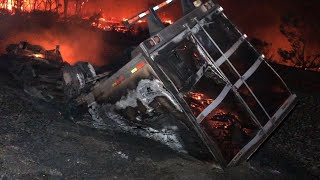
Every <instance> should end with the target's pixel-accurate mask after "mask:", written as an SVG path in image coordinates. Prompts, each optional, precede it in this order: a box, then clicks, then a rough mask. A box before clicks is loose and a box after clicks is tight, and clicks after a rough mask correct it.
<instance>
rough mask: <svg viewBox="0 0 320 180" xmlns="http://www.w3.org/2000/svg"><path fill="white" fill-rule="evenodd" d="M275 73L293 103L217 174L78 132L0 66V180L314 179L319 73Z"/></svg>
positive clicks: (137, 142)
mask: <svg viewBox="0 0 320 180" xmlns="http://www.w3.org/2000/svg"><path fill="white" fill-rule="evenodd" d="M279 68H280V67H279ZM280 69H281V72H282V75H283V76H284V78H285V80H286V81H288V82H289V83H288V84H289V86H290V87H291V88H292V89H293V90H294V91H295V92H296V93H297V95H298V96H299V104H298V105H297V107H296V108H295V109H294V111H293V112H292V113H291V114H290V115H289V117H288V118H287V119H286V120H285V122H284V123H283V124H282V125H281V126H280V128H279V129H278V130H277V131H276V132H275V133H274V135H273V136H272V137H271V138H270V139H269V140H268V141H267V142H266V143H265V144H264V145H263V146H262V147H261V148H260V150H259V152H258V153H256V154H255V155H254V156H253V157H252V159H251V160H250V161H249V162H247V163H244V164H242V165H240V166H239V167H236V168H231V169H227V170H226V171H225V172H223V171H221V170H218V169H215V168H214V167H213V166H212V165H210V164H208V163H205V162H201V161H198V160H196V159H194V158H192V157H190V156H188V155H185V154H179V153H176V152H175V151H173V150H171V149H170V148H168V147H166V146H165V145H162V144H160V143H157V142H154V141H152V140H150V139H146V138H142V137H138V136H132V135H130V134H126V133H121V132H118V131H110V130H108V131H106V130H105V131H102V130H97V129H92V128H89V127H86V126H79V125H77V124H75V123H74V122H73V121H71V120H68V119H65V118H64V117H63V115H62V113H61V112H59V110H58V108H56V107H54V106H51V105H49V104H45V103H41V102H38V101H36V100H33V99H32V98H30V97H29V96H28V95H27V94H26V93H25V92H24V91H23V89H22V88H21V87H20V85H19V83H17V82H15V81H12V77H11V76H10V75H9V74H8V73H7V72H6V71H5V70H4V69H1V68H0V180H2V179H275V178H277V179H317V178H318V177H319V176H320V153H319V152H320V151H319V148H320V139H319V134H320V87H319V85H320V74H319V73H309V72H304V71H300V70H296V69H293V68H283V67H281V68H280ZM82 118H83V119H86V120H88V121H89V120H90V118H89V117H87V116H84V117H82Z"/></svg>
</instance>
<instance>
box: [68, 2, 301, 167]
mask: <svg viewBox="0 0 320 180" xmlns="http://www.w3.org/2000/svg"><path fill="white" fill-rule="evenodd" d="M171 2H172V1H170V0H169V1H166V2H165V4H163V3H162V4H160V5H158V7H154V8H150V9H149V10H147V11H145V12H143V13H141V14H139V15H138V16H137V17H133V18H131V19H129V20H128V21H127V22H126V24H127V25H130V24H133V23H135V22H137V21H138V20H139V19H141V18H143V17H148V20H149V29H150V34H151V37H150V38H149V39H147V40H145V41H144V42H142V43H141V44H140V45H139V46H138V47H137V48H136V49H135V50H134V51H133V52H132V57H133V58H132V60H131V61H130V62H129V63H127V64H126V65H125V66H123V67H122V68H121V69H120V70H118V71H117V72H116V73H114V74H113V75H108V74H100V75H96V74H95V72H94V70H93V69H92V68H90V67H91V66H90V65H88V66H87V67H86V68H87V69H88V71H87V72H89V73H81V71H77V73H76V74H72V73H71V71H64V79H65V82H66V85H67V86H69V87H70V88H71V86H72V88H73V89H77V90H78V92H77V93H75V94H73V97H75V99H76V102H77V103H78V104H87V105H88V106H89V111H90V112H91V114H92V115H93V118H94V119H96V120H99V115H98V114H97V113H96V109H95V108H96V105H97V104H105V103H107V104H111V105H112V106H113V107H115V110H116V111H117V112H118V113H119V114H122V115H123V116H125V117H126V119H127V120H128V121H131V122H133V123H140V124H143V123H145V124H147V126H150V127H153V126H155V125H159V124H160V126H163V127H164V126H165V125H164V124H166V123H161V122H162V121H163V120H161V119H166V118H167V119H170V122H171V123H173V124H176V127H178V128H180V129H181V132H184V133H181V134H180V136H181V139H183V141H184V145H185V146H186V147H188V146H194V141H197V142H198V145H199V147H202V149H203V148H204V149H205V150H204V151H207V152H208V153H209V154H210V156H211V157H212V158H209V160H212V161H214V162H217V163H219V164H220V165H221V166H222V167H227V166H234V165H237V164H238V163H239V162H242V161H244V160H246V159H248V158H249V157H250V156H251V155H252V154H253V153H254V152H255V151H256V150H257V148H258V147H259V146H260V145H261V144H262V143H263V142H264V141H265V140H266V139H267V137H269V136H270V134H271V133H272V132H273V131H274V130H275V129H276V127H277V126H278V125H279V124H280V123H281V122H282V121H283V119H284V117H285V116H286V115H287V114H288V113H289V112H290V111H291V110H292V109H293V107H294V105H295V99H296V95H295V94H292V93H291V91H290V90H289V88H288V87H287V85H286V84H285V83H284V81H283V80H282V79H281V77H280V76H279V75H278V74H277V73H276V72H275V70H273V68H272V67H271V66H270V65H269V64H268V63H267V62H266V61H265V60H264V56H263V55H261V54H259V53H258V52H257V51H256V50H255V49H254V48H253V47H252V45H251V44H250V43H249V42H248V41H247V40H246V38H247V36H246V35H245V34H242V33H241V32H240V31H239V30H238V29H237V28H236V27H235V26H234V25H233V24H232V23H231V22H230V21H229V20H228V18H227V17H226V15H225V14H224V13H223V8H222V7H221V6H219V5H218V4H216V3H214V2H212V1H207V2H206V3H201V2H199V1H196V2H194V3H193V4H192V3H188V1H184V0H182V4H183V11H184V14H185V15H184V16H183V17H182V18H181V19H179V20H178V21H176V22H175V23H174V24H172V25H170V26H167V27H164V26H163V24H162V23H161V21H160V20H159V18H158V17H157V15H156V13H155V11H156V10H158V9H159V6H161V7H162V6H165V5H166V4H169V3H171ZM88 84H90V85H91V87H90V88H89V89H88V88H87V89H86V86H88ZM84 89H86V90H84ZM190 139H193V140H190ZM191 141H193V142H191ZM201 151H203V150H201ZM199 153H200V150H199Z"/></svg>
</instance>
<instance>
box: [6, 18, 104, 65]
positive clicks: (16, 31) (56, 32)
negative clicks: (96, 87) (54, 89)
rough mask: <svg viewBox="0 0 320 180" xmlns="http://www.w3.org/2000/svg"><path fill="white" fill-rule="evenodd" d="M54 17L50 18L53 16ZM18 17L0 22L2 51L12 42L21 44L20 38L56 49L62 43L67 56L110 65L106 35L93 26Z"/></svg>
mask: <svg viewBox="0 0 320 180" xmlns="http://www.w3.org/2000/svg"><path fill="white" fill-rule="evenodd" d="M49 19H50V18H49ZM28 20H29V19H24V18H21V19H20V20H19V19H18V18H17V17H14V16H12V17H6V21H4V20H3V19H1V20H0V21H2V22H0V23H1V26H0V32H1V35H2V36H1V37H0V52H1V53H3V52H4V51H5V48H6V46H7V45H8V44H17V43H19V42H20V41H28V42H29V43H31V44H36V45H41V46H42V47H44V48H45V49H48V50H49V49H55V47H56V45H60V51H61V53H62V56H63V59H64V60H65V61H66V62H68V63H70V64H74V63H76V62H77V61H88V62H91V63H93V64H95V65H102V64H106V63H107V62H105V60H104V59H103V54H104V53H105V52H104V51H105V49H106V48H105V47H106V46H107V45H106V44H105V43H104V41H103V34H102V33H101V32H96V31H93V30H91V29H90V28H83V27H80V26H78V25H71V24H70V25H68V24H62V23H57V22H49V23H48V19H47V18H45V17H44V18H43V20H44V21H46V23H45V24H43V22H42V20H40V22H39V21H37V22H33V21H32V20H30V21H28Z"/></svg>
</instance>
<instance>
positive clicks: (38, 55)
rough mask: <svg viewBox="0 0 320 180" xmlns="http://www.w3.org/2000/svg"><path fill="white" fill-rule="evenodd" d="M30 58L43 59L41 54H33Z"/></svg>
mask: <svg viewBox="0 0 320 180" xmlns="http://www.w3.org/2000/svg"><path fill="white" fill-rule="evenodd" d="M32 56H33V57H36V58H45V56H44V55H43V54H33V55H32Z"/></svg>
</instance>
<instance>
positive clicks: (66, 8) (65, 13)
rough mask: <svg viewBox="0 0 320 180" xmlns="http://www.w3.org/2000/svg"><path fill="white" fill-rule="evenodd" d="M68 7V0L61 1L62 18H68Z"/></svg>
mask: <svg viewBox="0 0 320 180" xmlns="http://www.w3.org/2000/svg"><path fill="white" fill-rule="evenodd" d="M68 5H69V0H63V6H64V10H63V13H64V18H67V17H68Z"/></svg>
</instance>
